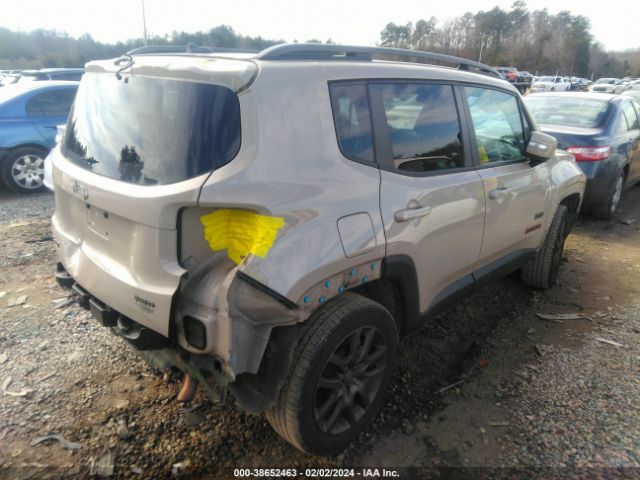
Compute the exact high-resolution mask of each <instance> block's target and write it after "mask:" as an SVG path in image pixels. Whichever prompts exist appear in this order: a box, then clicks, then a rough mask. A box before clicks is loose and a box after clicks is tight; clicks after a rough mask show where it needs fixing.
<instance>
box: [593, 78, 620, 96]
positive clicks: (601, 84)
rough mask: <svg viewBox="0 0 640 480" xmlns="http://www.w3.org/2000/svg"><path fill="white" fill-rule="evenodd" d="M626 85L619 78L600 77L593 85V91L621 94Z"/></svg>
mask: <svg viewBox="0 0 640 480" xmlns="http://www.w3.org/2000/svg"><path fill="white" fill-rule="evenodd" d="M624 90H625V86H624V85H623V84H622V80H620V79H618V78H599V79H598V80H596V83H594V84H593V87H591V91H592V92H597V93H615V94H619V93H622V92H624Z"/></svg>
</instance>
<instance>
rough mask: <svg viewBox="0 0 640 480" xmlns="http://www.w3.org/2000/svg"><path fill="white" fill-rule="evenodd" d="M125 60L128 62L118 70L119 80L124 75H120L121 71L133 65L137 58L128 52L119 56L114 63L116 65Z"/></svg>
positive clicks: (117, 76)
mask: <svg viewBox="0 0 640 480" xmlns="http://www.w3.org/2000/svg"><path fill="white" fill-rule="evenodd" d="M123 62H127V64H126V65H125V66H124V67H121V68H119V69H118V71H117V72H116V78H117V79H118V80H122V75H120V73H121V72H122V71H123V70H126V69H127V68H129V67H130V66H131V65H133V64H134V63H135V60H134V59H133V57H132V56H131V55H129V54H128V53H125V54H124V55H122V56H121V57H120V58H118V59H117V60H116V61H115V62H113V63H114V65H120V64H122V63H123Z"/></svg>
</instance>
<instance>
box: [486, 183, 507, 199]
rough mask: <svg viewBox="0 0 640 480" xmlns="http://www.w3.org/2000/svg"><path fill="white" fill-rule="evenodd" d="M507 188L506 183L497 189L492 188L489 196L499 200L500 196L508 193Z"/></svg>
mask: <svg viewBox="0 0 640 480" xmlns="http://www.w3.org/2000/svg"><path fill="white" fill-rule="evenodd" d="M507 190H508V188H507V187H505V186H504V185H500V186H498V188H496V189H495V190H491V191H490V192H489V198H490V199H491V200H498V199H499V198H502V197H504V196H505V195H506V194H507Z"/></svg>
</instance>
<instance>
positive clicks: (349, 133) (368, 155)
mask: <svg viewBox="0 0 640 480" xmlns="http://www.w3.org/2000/svg"><path fill="white" fill-rule="evenodd" d="M331 105H332V108H333V121H334V123H335V125H336V132H337V134H338V142H339V144H340V149H341V150H342V153H343V154H344V155H345V156H346V157H348V158H352V159H355V160H364V161H366V162H373V160H374V158H373V137H372V135H371V117H370V116H369V100H368V98H367V88H366V86H365V85H333V86H331Z"/></svg>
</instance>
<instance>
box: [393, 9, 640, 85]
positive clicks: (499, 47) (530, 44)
mask: <svg viewBox="0 0 640 480" xmlns="http://www.w3.org/2000/svg"><path fill="white" fill-rule="evenodd" d="M380 42H381V44H382V45H385V46H392V47H400V48H412V49H417V50H429V51H435V52H440V53H448V54H453V55H457V56H461V57H465V58H469V59H473V60H478V59H481V61H482V62H483V63H488V64H490V65H496V66H498V65H499V66H514V67H516V68H518V69H519V70H528V71H529V72H531V73H534V74H536V73H537V74H539V75H543V74H546V75H553V74H556V73H558V74H560V75H576V76H580V77H588V78H590V77H595V78H598V77H605V76H611V77H622V76H625V75H635V76H640V48H639V49H637V50H629V51H626V52H607V51H605V50H604V48H603V46H602V45H601V44H600V43H598V42H597V41H596V40H595V39H594V37H593V35H592V33H591V25H590V23H589V19H587V18H586V17H584V16H582V15H572V14H571V12H568V11H561V12H559V13H557V14H555V15H553V14H551V13H549V11H548V10H547V9H546V8H545V9H542V10H536V11H533V12H531V11H529V10H528V9H527V5H526V3H525V2H524V1H522V0H517V1H516V2H514V3H513V5H512V6H511V9H509V10H503V9H501V8H500V7H495V8H493V9H492V10H489V11H479V12H477V13H471V12H467V13H465V14H464V15H461V16H459V17H456V18H453V19H450V20H446V21H444V22H442V23H440V22H438V20H437V19H436V18H435V17H431V18H430V19H429V20H424V19H421V20H418V21H416V22H415V23H413V22H410V23H407V24H405V25H396V24H395V23H389V24H387V26H386V27H385V28H384V30H382V32H381V34H380Z"/></svg>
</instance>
